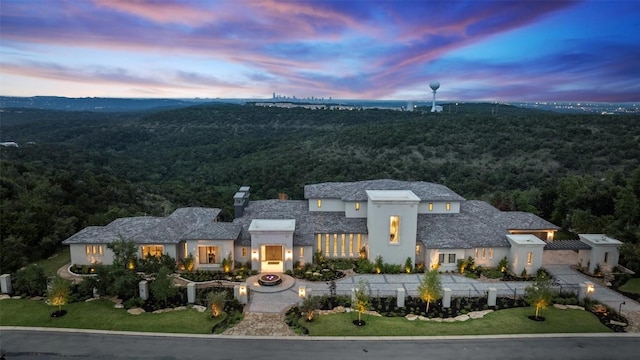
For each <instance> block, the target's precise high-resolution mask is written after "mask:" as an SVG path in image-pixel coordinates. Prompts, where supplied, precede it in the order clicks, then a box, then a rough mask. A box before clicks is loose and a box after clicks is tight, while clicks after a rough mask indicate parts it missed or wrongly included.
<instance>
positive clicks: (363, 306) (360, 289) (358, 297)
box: [353, 279, 371, 325]
mask: <svg viewBox="0 0 640 360" xmlns="http://www.w3.org/2000/svg"><path fill="white" fill-rule="evenodd" d="M368 289H369V282H368V281H367V280H365V279H360V281H358V286H357V287H356V289H355V299H354V303H353V308H354V309H355V311H356V312H358V323H357V325H364V322H363V321H362V314H363V313H364V312H365V311H367V310H369V306H370V304H371V301H370V299H369V294H368V292H367V290H368Z"/></svg>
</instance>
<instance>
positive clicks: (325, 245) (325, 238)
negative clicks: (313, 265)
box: [324, 234, 330, 256]
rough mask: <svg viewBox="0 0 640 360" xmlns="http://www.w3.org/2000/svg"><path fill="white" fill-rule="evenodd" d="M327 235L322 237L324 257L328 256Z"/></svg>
mask: <svg viewBox="0 0 640 360" xmlns="http://www.w3.org/2000/svg"><path fill="white" fill-rule="evenodd" d="M329 241H330V240H329V234H325V235H324V256H329Z"/></svg>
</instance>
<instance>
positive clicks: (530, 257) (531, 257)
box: [527, 252, 533, 265]
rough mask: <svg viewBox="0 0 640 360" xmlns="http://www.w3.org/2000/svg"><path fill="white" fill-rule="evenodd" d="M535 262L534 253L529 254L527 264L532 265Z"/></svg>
mask: <svg viewBox="0 0 640 360" xmlns="http://www.w3.org/2000/svg"><path fill="white" fill-rule="evenodd" d="M532 262H533V253H532V252H530V253H527V264H529V265H531V263H532Z"/></svg>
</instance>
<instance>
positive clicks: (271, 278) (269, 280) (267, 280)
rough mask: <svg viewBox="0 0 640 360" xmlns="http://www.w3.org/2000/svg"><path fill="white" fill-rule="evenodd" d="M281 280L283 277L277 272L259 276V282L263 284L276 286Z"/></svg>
mask: <svg viewBox="0 0 640 360" xmlns="http://www.w3.org/2000/svg"><path fill="white" fill-rule="evenodd" d="M281 282H282V278H280V275H276V274H264V275H260V277H259V278H258V283H259V284H260V285H262V286H276V285H280V283H281Z"/></svg>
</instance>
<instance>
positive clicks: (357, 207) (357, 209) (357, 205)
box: [356, 202, 360, 211]
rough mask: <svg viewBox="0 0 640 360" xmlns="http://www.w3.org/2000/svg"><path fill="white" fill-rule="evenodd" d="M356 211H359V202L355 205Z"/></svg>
mask: <svg viewBox="0 0 640 360" xmlns="http://www.w3.org/2000/svg"><path fill="white" fill-rule="evenodd" d="M356 211H360V203H359V202H357V203H356Z"/></svg>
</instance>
